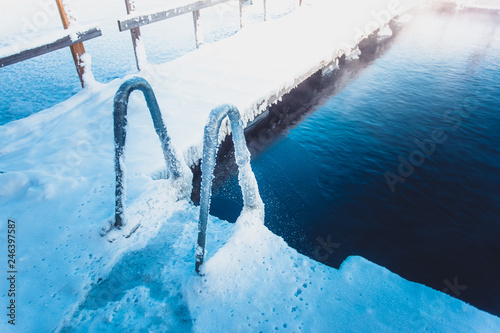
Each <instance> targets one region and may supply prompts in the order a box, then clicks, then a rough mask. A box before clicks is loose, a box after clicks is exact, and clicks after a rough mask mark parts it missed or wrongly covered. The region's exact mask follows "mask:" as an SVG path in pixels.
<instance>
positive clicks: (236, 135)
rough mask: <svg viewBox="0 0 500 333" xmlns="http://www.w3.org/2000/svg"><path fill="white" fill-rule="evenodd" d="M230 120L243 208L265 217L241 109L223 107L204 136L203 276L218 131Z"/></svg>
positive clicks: (200, 238) (198, 249)
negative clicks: (226, 119) (254, 210)
mask: <svg viewBox="0 0 500 333" xmlns="http://www.w3.org/2000/svg"><path fill="white" fill-rule="evenodd" d="M226 116H227V117H228V118H229V121H230V123H231V131H232V133H233V143H234V150H235V158H236V164H237V165H238V173H239V177H238V179H239V182H240V187H241V192H242V194H243V204H244V208H243V209H245V208H247V209H260V210H261V211H262V212H261V215H262V218H263V217H264V204H263V202H262V199H261V197H260V195H259V189H258V187H257V181H256V179H255V175H254V174H253V172H252V168H251V166H250V153H249V151H248V149H247V144H246V140H245V134H244V132H243V124H242V121H241V117H240V113H239V111H238V109H237V108H236V107H235V106H233V105H222V106H219V107H217V108H215V109H213V110H212V111H211V112H210V115H209V118H208V121H207V124H206V125H205V132H204V136H203V160H202V163H201V173H202V176H201V177H202V178H201V193H200V219H199V222H198V244H197V246H196V251H195V258H196V267H195V270H196V272H197V273H198V274H200V267H201V265H202V264H203V260H204V258H205V245H206V234H207V222H208V214H209V209H210V197H211V194H212V193H211V192H212V181H213V179H214V169H215V163H216V155H217V150H218V148H219V140H218V136H219V129H220V126H221V123H222V120H224V118H225V117H226Z"/></svg>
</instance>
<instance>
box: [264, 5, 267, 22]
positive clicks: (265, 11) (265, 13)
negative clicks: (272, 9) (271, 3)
mask: <svg viewBox="0 0 500 333" xmlns="http://www.w3.org/2000/svg"><path fill="white" fill-rule="evenodd" d="M264 21H267V1H266V0H264Z"/></svg>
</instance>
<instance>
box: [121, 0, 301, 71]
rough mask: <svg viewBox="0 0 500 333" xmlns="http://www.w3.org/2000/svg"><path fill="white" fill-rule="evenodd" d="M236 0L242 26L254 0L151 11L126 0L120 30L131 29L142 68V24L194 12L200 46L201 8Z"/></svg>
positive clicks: (202, 0)
mask: <svg viewBox="0 0 500 333" xmlns="http://www.w3.org/2000/svg"><path fill="white" fill-rule="evenodd" d="M234 1H238V3H239V12H240V28H242V27H243V6H244V5H248V4H251V3H252V0H197V1H193V2H191V3H188V4H185V5H182V6H179V7H175V8H165V9H159V10H154V11H150V12H136V11H135V5H134V1H133V0H125V6H126V8H127V16H125V17H123V18H121V19H120V20H118V29H119V30H120V31H127V30H130V34H131V36H132V43H133V46H134V53H135V59H136V64H137V69H139V70H141V69H142V68H141V67H142V66H143V65H144V64H145V63H146V51H145V49H144V45H143V43H142V42H141V30H140V27H141V26H143V25H148V24H151V23H155V22H159V21H163V20H166V19H170V18H172V17H176V16H179V15H183V14H188V13H192V14H193V23H194V35H195V41H196V48H199V47H200V45H202V44H203V33H202V29H201V28H200V10H201V9H204V8H209V7H213V6H216V5H220V4H224V3H227V2H234ZM263 4H264V20H267V5H266V4H267V1H266V0H264V3H263ZM299 4H302V0H299Z"/></svg>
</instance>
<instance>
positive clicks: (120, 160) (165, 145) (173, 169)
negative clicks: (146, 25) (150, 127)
mask: <svg viewBox="0 0 500 333" xmlns="http://www.w3.org/2000/svg"><path fill="white" fill-rule="evenodd" d="M134 90H140V91H142V93H143V94H144V98H145V99H146V103H147V105H148V108H149V112H150V113H151V117H152V118H153V124H154V127H155V130H156V133H157V134H158V137H159V138H160V142H161V147H162V150H163V156H164V158H165V162H166V164H167V172H170V173H171V176H172V177H174V178H175V179H177V178H179V177H181V175H182V167H181V162H180V160H179V158H178V157H177V155H176V153H175V151H174V149H173V147H172V145H171V143H170V137H169V136H168V134H167V128H166V127H165V124H164V123H163V119H162V117H161V112H160V107H159V106H158V102H157V101H156V97H155V95H154V93H153V89H152V88H151V86H150V85H149V83H148V82H147V81H146V80H144V79H143V78H140V77H134V78H132V79H130V80H127V81H125V82H124V83H123V84H122V85H121V86H120V88H119V89H118V91H117V92H116V95H115V100H114V112H113V118H114V134H115V174H116V183H115V223H114V226H115V227H116V228H118V229H119V228H121V227H122V226H123V211H124V207H123V202H124V199H125V185H124V180H125V168H124V156H123V152H124V148H125V138H126V135H127V130H126V126H127V106H128V100H129V97H130V94H131V93H132V92H133V91H134Z"/></svg>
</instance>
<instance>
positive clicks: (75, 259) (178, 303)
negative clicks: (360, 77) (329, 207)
mask: <svg viewBox="0 0 500 333" xmlns="http://www.w3.org/2000/svg"><path fill="white" fill-rule="evenodd" d="M418 2H419V1H417V2H415V1H405V2H398V1H382V0H377V1H373V0H355V1H344V2H340V1H329V0H325V1H315V2H314V4H313V5H307V2H306V3H305V5H304V6H303V7H301V8H299V9H298V10H296V11H295V12H293V13H291V14H289V15H287V16H285V17H282V18H280V19H277V20H274V21H269V22H264V23H262V24H259V25H255V26H249V27H247V28H244V29H242V30H241V31H240V32H238V33H237V34H235V35H234V36H232V37H230V38H227V39H225V40H222V41H220V42H218V43H216V44H212V45H204V46H203V47H202V48H200V49H199V50H196V51H194V52H191V53H189V54H187V55H185V56H182V57H181V58H178V59H176V60H174V61H171V62H168V63H165V64H162V65H152V64H150V65H148V66H147V67H146V68H145V69H144V70H143V71H142V72H140V73H139V75H140V76H143V77H144V78H145V79H147V80H148V81H149V82H150V84H151V85H152V87H153V89H154V92H155V94H156V97H157V99H158V102H159V105H160V108H161V110H162V114H163V117H164V120H165V123H166V126H167V129H168V132H169V134H170V135H171V138H172V143H173V145H174V146H175V147H176V148H177V149H178V150H179V151H181V152H182V153H183V155H184V159H185V161H186V163H187V164H188V165H193V164H195V163H197V162H198V161H199V159H200V157H201V144H202V139H203V128H204V125H205V123H206V120H207V117H208V114H209V112H210V110H211V109H212V108H214V107H215V106H217V105H219V104H223V103H224V104H225V103H231V104H234V105H236V106H237V107H238V108H239V110H240V111H241V113H242V118H243V122H244V123H245V124H248V123H249V122H251V121H253V120H254V119H255V118H256V117H257V116H258V115H260V114H261V113H262V112H264V111H265V109H266V108H267V107H268V106H269V105H270V104H272V103H274V102H276V101H277V100H279V99H280V98H281V97H282V96H283V95H284V94H285V93H287V92H289V91H290V90H291V89H293V87H295V86H297V85H298V84H299V83H300V82H302V81H303V80H304V79H306V78H307V77H309V76H310V75H311V74H313V73H315V72H316V71H318V70H320V69H322V68H324V67H328V66H335V64H336V58H337V57H339V56H341V55H342V54H350V53H351V52H353V51H354V52H355V53H356V45H357V43H358V42H359V41H360V40H361V39H362V38H364V37H366V36H367V35H369V34H371V33H373V32H375V31H377V30H378V29H380V28H382V29H381V31H382V33H381V34H383V33H385V34H387V33H389V32H388V31H387V29H386V23H387V22H388V21H390V20H392V19H393V18H394V17H396V16H398V15H399V14H402V13H404V12H405V10H406V9H407V8H409V7H411V6H413V5H415V3H418ZM125 79H128V78H123V79H117V80H114V81H112V82H110V83H108V84H105V85H103V84H100V83H97V82H90V81H89V82H87V83H88V84H87V87H86V88H85V89H84V90H83V91H82V92H80V93H78V94H77V95H76V96H74V97H72V98H70V99H69V100H67V101H65V102H63V103H61V104H58V105H56V106H54V107H52V108H50V109H48V110H45V111H42V112H40V113H37V114H35V115H33V116H30V117H28V118H25V119H22V120H18V121H14V122H11V123H8V124H7V125H4V126H2V127H0V142H2V145H1V147H0V157H1V159H0V219H1V220H2V221H4V222H3V223H2V224H0V233H1V237H2V238H3V239H7V236H6V234H7V223H5V222H6V221H7V220H9V219H10V220H12V221H14V222H15V228H16V229H15V230H16V242H17V243H16V251H17V252H16V264H15V265H16V266H15V269H16V270H17V272H18V273H17V274H18V275H17V276H18V279H17V280H16V281H17V282H16V291H17V294H16V302H17V303H16V304H17V319H16V326H15V327H14V326H12V325H9V324H7V323H6V320H5V318H4V322H2V325H3V326H2V329H0V330H1V331H2V332H4V331H7V332H18V331H25V332H34V331H37V332H46V331H54V330H55V331H81V332H106V331H109V332H113V331H138V332H139V331H161V332H164V331H200V332H214V331H227V332H231V331H238V332H239V331H252V332H253V331H264V332H269V331H272V330H284V331H293V332H297V331H302V330H303V331H311V332H313V331H331V330H333V331H359V332H366V331H394V332H396V331H416V330H417V331H418V330H421V331H424V330H430V331H456V332H458V331H464V332H466V331H473V330H477V331H498V330H500V319H499V318H497V317H495V316H492V315H489V314H487V313H485V312H483V311H480V310H477V309H475V308H474V307H472V306H469V305H467V304H465V303H463V302H461V301H460V300H457V299H454V298H452V297H450V296H448V295H446V294H444V293H441V292H438V291H435V290H432V289H430V288H428V287H425V286H423V285H419V284H415V283H412V282H409V281H406V280H404V279H403V278H401V277H399V276H397V275H395V274H392V273H391V272H389V271H388V270H386V269H385V268H383V267H380V266H377V265H375V264H373V263H370V262H368V261H366V260H365V259H363V258H360V257H350V258H348V259H347V260H346V262H345V263H344V264H343V266H342V267H341V269H340V270H336V269H333V268H330V267H327V266H325V265H323V264H321V263H318V262H315V261H314V260H311V259H309V258H307V257H305V256H303V255H301V254H299V253H297V252H296V251H295V250H294V249H292V248H290V247H289V246H288V245H287V244H286V243H285V242H284V241H283V240H282V239H281V238H280V237H278V236H276V235H274V234H272V233H271V232H270V231H269V230H268V229H267V228H266V227H265V226H264V225H262V224H259V223H255V221H253V219H254V217H252V216H249V215H248V214H247V215H245V214H243V215H242V216H241V217H240V220H239V221H238V223H236V224H235V225H232V224H229V223H227V222H225V221H221V220H219V219H217V218H214V217H210V219H209V233H208V242H207V244H208V256H207V260H206V262H205V270H204V273H205V274H206V275H205V276H204V277H199V276H196V275H194V244H195V240H196V231H197V230H196V228H197V219H198V213H199V209H198V208H197V207H195V206H194V205H192V203H191V202H189V200H188V199H186V198H184V197H181V198H180V196H179V192H181V191H180V189H181V188H183V187H185V186H190V185H191V184H190V183H185V184H176V183H174V182H172V181H171V180H168V179H167V180H165V179H161V178H162V177H161V176H162V174H163V173H164V168H165V165H164V160H163V157H162V156H163V155H162V151H161V148H160V143H159V141H158V138H157V137H156V134H155V133H154V130H153V124H152V121H151V118H150V116H149V114H148V110H147V107H146V104H145V102H144V99H143V96H141V95H140V93H134V94H133V95H132V98H131V100H130V103H129V111H128V112H129V113H128V127H129V132H128V137H127V145H126V154H127V155H126V167H127V170H128V179H127V182H128V184H127V187H128V189H127V190H128V192H127V193H128V196H127V197H128V200H127V202H126V206H127V212H126V218H127V223H129V225H134V224H141V227H140V228H139V229H138V230H137V231H136V232H135V233H134V234H133V235H132V236H131V237H130V238H123V237H117V238H116V240H115V241H114V242H113V243H110V242H108V241H107V240H108V239H109V238H107V237H102V236H101V229H102V227H105V226H106V224H107V223H108V222H109V220H110V219H111V218H112V216H113V213H114V211H113V210H114V180H115V178H114V165H113V157H114V146H113V126H112V125H113V119H112V114H113V112H112V111H113V97H114V94H115V92H116V91H117V89H118V87H119V86H120V84H122V83H123V82H124V80H125ZM227 131H228V127H225V130H224V131H223V132H222V133H221V136H220V139H222V138H223V137H224V135H225V134H227ZM1 260H2V261H0V264H1V265H2V267H7V258H6V256H3V258H2V259H1ZM2 280H3V281H4V282H2V285H1V286H2V288H1V295H2V298H1V302H2V304H7V303H6V302H7V301H8V300H9V299H10V296H8V295H7V292H6V291H7V290H8V288H7V286H6V285H5V281H6V280H5V278H2Z"/></svg>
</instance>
